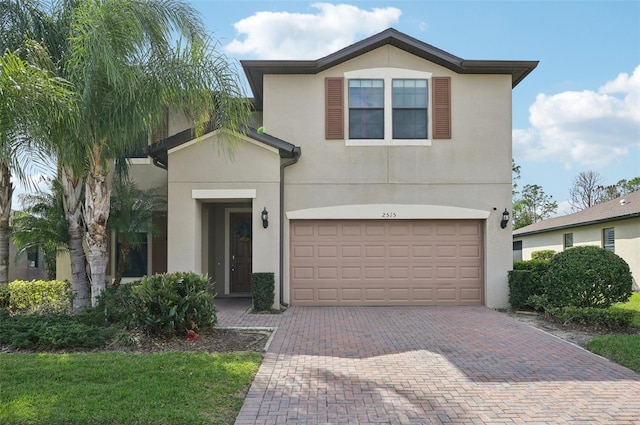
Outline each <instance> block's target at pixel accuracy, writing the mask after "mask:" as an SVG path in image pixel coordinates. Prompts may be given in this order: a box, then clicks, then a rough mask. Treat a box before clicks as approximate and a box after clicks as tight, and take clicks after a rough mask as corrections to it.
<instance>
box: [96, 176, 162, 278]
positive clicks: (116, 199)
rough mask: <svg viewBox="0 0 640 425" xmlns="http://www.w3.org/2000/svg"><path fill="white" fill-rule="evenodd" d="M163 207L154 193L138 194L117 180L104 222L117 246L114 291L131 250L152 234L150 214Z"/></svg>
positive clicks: (140, 191)
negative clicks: (113, 236)
mask: <svg viewBox="0 0 640 425" xmlns="http://www.w3.org/2000/svg"><path fill="white" fill-rule="evenodd" d="M163 205H164V202H163V201H162V200H161V199H160V198H158V197H157V196H156V195H155V194H154V193H153V191H144V190H140V189H138V188H137V187H136V185H135V183H133V182H131V181H128V180H126V179H125V180H123V179H118V180H116V182H115V185H114V188H113V195H112V198H111V210H110V212H109V220H108V222H107V226H108V227H109V229H110V230H112V231H114V232H115V233H116V235H117V237H118V241H119V242H120V250H119V253H118V262H117V265H116V272H115V276H114V280H113V285H114V286H115V287H118V286H119V285H120V281H121V280H122V276H123V274H124V270H125V267H126V264H127V260H128V259H129V254H130V253H131V250H132V249H136V248H137V247H139V246H140V245H141V244H142V243H143V242H144V241H146V239H147V234H149V233H151V234H153V233H154V231H155V229H154V227H153V212H154V211H157V210H158V209H159V208H160V207H161V206H163Z"/></svg>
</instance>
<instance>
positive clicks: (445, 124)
mask: <svg viewBox="0 0 640 425" xmlns="http://www.w3.org/2000/svg"><path fill="white" fill-rule="evenodd" d="M345 91H346V96H345ZM325 102H326V115H325V118H326V121H325V125H326V138H327V139H341V140H345V142H346V144H347V145H356V146H363V145H371V146H380V145H395V146H397V145H426V146H428V145H430V144H431V139H450V138H451V78H450V77H433V76H432V75H431V73H429V72H424V71H415V70H409V69H399V68H372V69H362V70H356V71H349V72H346V73H345V74H344V77H329V78H327V79H326V80H325ZM344 123H346V125H344ZM345 127H346V132H345Z"/></svg>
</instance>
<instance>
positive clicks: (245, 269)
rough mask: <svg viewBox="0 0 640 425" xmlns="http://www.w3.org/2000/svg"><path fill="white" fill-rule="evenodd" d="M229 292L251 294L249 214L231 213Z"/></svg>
mask: <svg viewBox="0 0 640 425" xmlns="http://www.w3.org/2000/svg"><path fill="white" fill-rule="evenodd" d="M230 224H231V232H230V233H231V237H230V239H231V249H230V252H231V268H230V271H231V292H251V237H252V236H251V235H252V224H251V213H250V212H246V213H244V212H243V213H231V214H230Z"/></svg>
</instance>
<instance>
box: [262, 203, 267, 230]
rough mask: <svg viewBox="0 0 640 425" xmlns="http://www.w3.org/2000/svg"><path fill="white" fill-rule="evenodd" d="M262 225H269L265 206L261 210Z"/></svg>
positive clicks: (265, 226)
mask: <svg viewBox="0 0 640 425" xmlns="http://www.w3.org/2000/svg"><path fill="white" fill-rule="evenodd" d="M261 218H262V227H264V228H265V229H266V228H267V227H269V212H268V211H267V207H264V209H263V210H262V215H261Z"/></svg>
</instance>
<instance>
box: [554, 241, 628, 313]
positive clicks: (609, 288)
mask: <svg viewBox="0 0 640 425" xmlns="http://www.w3.org/2000/svg"><path fill="white" fill-rule="evenodd" d="M544 282H545V288H544V293H545V295H546V298H547V300H548V301H549V306H550V307H567V306H573V307H598V308H607V307H609V306H611V305H612V304H615V303H617V302H626V301H627V300H628V299H629V297H630V296H631V288H632V282H633V279H632V277H631V271H630V270H629V265H628V264H627V263H626V262H625V261H624V260H623V259H622V258H620V257H619V256H617V255H616V254H614V253H613V252H610V251H607V250H606V249H603V248H600V247H597V246H578V247H574V248H571V249H568V250H566V251H563V252H561V253H559V254H557V255H555V256H554V257H553V258H552V259H551V261H550V262H549V269H548V271H547V274H546V278H545V279H544Z"/></svg>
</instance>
